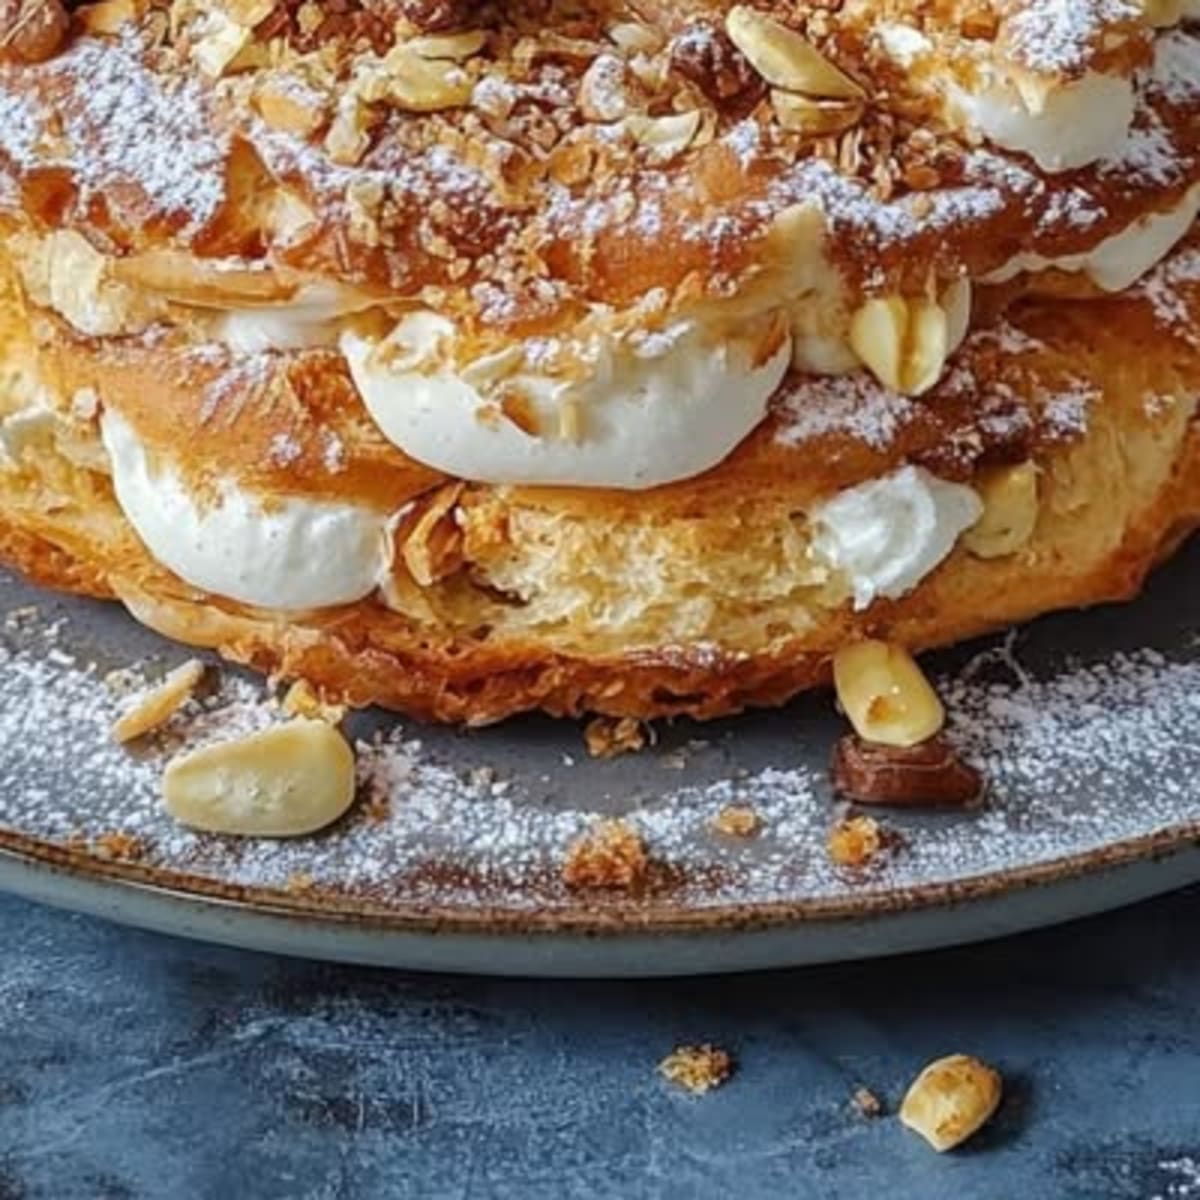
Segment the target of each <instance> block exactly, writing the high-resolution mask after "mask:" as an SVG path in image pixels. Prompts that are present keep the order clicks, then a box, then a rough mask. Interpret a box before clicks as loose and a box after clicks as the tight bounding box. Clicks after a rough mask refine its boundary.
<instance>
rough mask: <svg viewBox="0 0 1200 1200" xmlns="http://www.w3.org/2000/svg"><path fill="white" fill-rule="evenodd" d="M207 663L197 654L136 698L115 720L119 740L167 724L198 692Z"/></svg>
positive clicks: (127, 740) (115, 734) (114, 735)
mask: <svg viewBox="0 0 1200 1200" xmlns="http://www.w3.org/2000/svg"><path fill="white" fill-rule="evenodd" d="M204 672H205V666H204V664H203V663H202V662H201V661H200V660H199V659H196V658H192V659H189V660H188V661H187V662H185V663H183V664H182V665H180V666H178V667H176V668H175V669H174V670H173V671H171V672H169V673H168V674H167V675H166V676H165V677H164V678H163V681H162V682H161V683H160V684H158V685H157V686H156V687H153V688H151V689H150V691H148V692H144V693H143V694H142V695H140V696H138V697H137V699H136V700H134V702H133V705H132V707H130V708H128V709H127V710H126V711H125V712H123V713H122V714H121V715H120V716H119V717H118V718H117V719H116V721H114V722H113V727H112V730H111V732H112V737H113V740H114V741H116V742H122V743H124V742H131V741H133V740H134V739H135V738H140V737H142V736H144V735H145V734H147V733H150V732H151V731H152V730H154V729H158V728H159V727H160V726H162V725H165V724H166V723H167V722H168V721H169V720H170V719H171V718H172V717H173V716H174V715H175V714H176V713H177V712H178V711H179V710H180V709H181V708H182V707H183V706H184V705H185V704H186V703H187V702H188V701H189V700H190V699H191V698H192V696H193V695H194V694H195V691H196V688H198V687H199V686H200V682H201V680H202V679H203V678H204Z"/></svg>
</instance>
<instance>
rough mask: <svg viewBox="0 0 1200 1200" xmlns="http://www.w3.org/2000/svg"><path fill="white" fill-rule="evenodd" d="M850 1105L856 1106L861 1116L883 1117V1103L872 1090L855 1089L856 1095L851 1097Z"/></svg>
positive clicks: (864, 1088)
mask: <svg viewBox="0 0 1200 1200" xmlns="http://www.w3.org/2000/svg"><path fill="white" fill-rule="evenodd" d="M850 1103H851V1104H853V1105H854V1107H855V1108H856V1109H857V1110H858V1112H859V1114H860V1115H861V1116H864V1117H881V1116H883V1101H882V1100H880V1098H879V1097H878V1096H877V1095H875V1093H874V1092H873V1091H871V1089H870V1088H866V1087H860V1088H855V1089H854V1095H853V1096H851V1097H850Z"/></svg>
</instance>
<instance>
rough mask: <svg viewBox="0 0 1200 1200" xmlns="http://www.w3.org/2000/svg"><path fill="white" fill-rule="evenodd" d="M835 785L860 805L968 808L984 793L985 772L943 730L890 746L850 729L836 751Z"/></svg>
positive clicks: (845, 796) (834, 766) (834, 762)
mask: <svg viewBox="0 0 1200 1200" xmlns="http://www.w3.org/2000/svg"><path fill="white" fill-rule="evenodd" d="M833 790H834V792H835V793H836V794H837V795H838V796H840V797H842V799H844V800H853V801H854V802H855V803H857V804H881V805H887V806H891V807H895V808H921V807H929V808H966V807H968V806H969V805H972V804H974V803H975V802H976V801H977V800H978V799H979V798H980V796H982V795H983V777H982V776H981V775H980V774H979V772H978V771H976V770H975V768H974V767H972V766H971V765H970V764H969V763H966V762H964V761H963V760H962V758H961V757H959V755H958V753H957V751H956V750H955V749H954V747H953V746H952V745H950V743H949V742H948V741H947V740H946V738H945V737H943V736H941V735H940V734H938V735H935V736H934V737H931V738H926V739H925V741H923V742H918V743H917V744H916V745H915V746H885V745H882V744H880V743H879V742H868V741H864V740H863V739H862V738H860V737H858V736H857V734H853V733H848V734H846V736H845V737H842V738H840V739H839V740H838V743H837V745H836V746H835V747H834V750H833Z"/></svg>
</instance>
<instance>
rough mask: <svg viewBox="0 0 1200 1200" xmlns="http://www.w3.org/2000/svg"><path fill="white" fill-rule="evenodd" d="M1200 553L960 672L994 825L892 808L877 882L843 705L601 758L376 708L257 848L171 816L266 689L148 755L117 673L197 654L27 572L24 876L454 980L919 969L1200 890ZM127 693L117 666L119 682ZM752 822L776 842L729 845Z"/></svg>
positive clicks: (15, 714)
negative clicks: (842, 859)
mask: <svg viewBox="0 0 1200 1200" xmlns="http://www.w3.org/2000/svg"><path fill="white" fill-rule="evenodd" d="M1198 586H1200V544H1196V543H1193V544H1192V545H1191V547H1190V548H1188V549H1187V550H1185V551H1184V552H1183V553H1182V554H1181V555H1180V557H1179V558H1177V559H1176V560H1175V561H1174V562H1173V563H1171V564H1170V565H1169V566H1168V567H1166V568H1164V569H1163V571H1162V572H1161V573H1160V574H1159V575H1158V576H1157V578H1156V579H1155V580H1154V581H1153V583H1152V585H1151V587H1150V588H1149V590H1148V591H1147V593H1146V594H1145V595H1144V596H1143V597H1142V598H1141V599H1140V600H1139V601H1137V602H1136V603H1134V604H1132V605H1128V606H1123V607H1108V608H1103V609H1097V610H1094V611H1091V612H1088V613H1082V614H1080V613H1072V614H1064V615H1060V616H1055V617H1051V618H1048V619H1046V620H1043V621H1041V622H1038V623H1037V624H1035V625H1033V626H1031V627H1029V628H1027V629H1024V630H1022V631H1020V632H1019V633H1010V634H1009V635H1007V636H1005V637H1000V638H996V639H992V640H989V641H986V642H979V643H975V644H973V645H971V646H967V647H962V648H960V649H958V650H955V651H953V652H950V653H946V654H942V655H940V656H934V657H933V658H932V659H931V660H929V661H930V665H931V666H932V669H933V673H934V674H935V676H936V677H937V680H938V686H939V689H940V690H941V692H942V695H943V697H944V699H945V700H946V703H947V708H948V709H949V712H950V714H951V727H950V728H951V732H952V736H953V737H954V738H955V740H956V741H957V742H958V743H959V745H960V747H961V748H962V750H963V752H964V753H965V754H966V755H967V756H968V757H969V758H970V759H971V760H972V761H974V762H975V763H976V764H977V765H978V766H980V767H981V769H982V770H983V771H984V773H985V775H986V777H987V778H988V780H989V793H988V797H987V802H986V803H985V804H984V805H983V806H982V807H980V808H979V809H977V810H974V811H971V812H965V813H889V814H886V815H884V816H883V817H882V819H883V820H884V822H885V823H886V825H887V826H888V827H889V829H890V830H891V832H892V833H893V834H895V835H896V841H897V843H898V844H897V846H896V848H895V849H894V850H893V852H891V853H890V854H888V855H887V856H886V858H885V859H884V860H883V861H882V862H880V863H879V864H877V865H876V866H874V867H873V868H872V869H869V870H866V871H863V872H858V873H847V872H845V871H841V870H838V869H836V868H835V867H834V866H833V865H832V864H831V863H830V862H829V860H828V857H827V855H826V852H825V843H826V837H827V832H828V828H829V825H830V823H831V822H832V821H833V820H834V819H835V818H836V817H837V816H838V815H840V814H839V809H838V806H837V805H835V804H834V802H833V800H832V798H831V795H830V791H829V784H828V779H827V771H826V763H827V761H828V757H829V752H830V747H831V744H832V741H833V739H834V737H835V736H836V735H837V733H838V732H839V731H840V728H841V726H840V723H839V721H838V719H837V718H836V717H835V715H834V714H833V712H832V706H831V704H830V702H829V698H828V696H808V697H804V698H802V699H801V700H799V701H798V702H796V703H795V704H793V705H791V706H790V707H788V708H787V709H784V710H782V711H779V712H771V713H757V714H751V715H749V716H746V717H742V718H739V719H736V720H731V721H725V722H720V723H718V724H713V725H706V726H699V725H694V724H688V723H678V724H675V725H673V726H669V727H666V728H662V729H660V730H659V737H658V740H657V742H656V744H655V745H654V746H653V747H652V748H650V749H648V750H646V751H644V752H643V753H641V754H637V755H630V756H626V757H624V758H620V759H615V760H610V761H593V760H590V759H588V758H587V757H586V754H585V753H584V751H583V744H582V739H581V736H580V730H579V727H578V726H577V725H575V724H571V723H562V722H551V721H548V720H541V719H530V720H524V721H518V722H512V723H509V724H506V725H504V726H501V727H498V728H493V729H487V730H478V731H472V732H469V733H463V732H456V731H452V730H445V729H437V728H431V727H427V726H418V725H415V724H412V723H408V722H400V721H397V720H396V719H394V718H392V717H388V716H386V715H382V714H375V713H361V714H357V715H356V716H355V717H354V718H353V719H352V720H351V721H350V722H349V730H350V732H351V733H352V734H353V736H354V737H355V738H356V739H357V741H358V743H359V746H358V758H359V768H360V781H361V795H360V798H359V802H358V804H357V806H356V808H355V809H354V810H353V811H352V813H351V815H350V816H349V817H348V818H346V819H345V820H344V821H342V822H341V823H339V825H337V826H336V827H334V828H333V829H331V830H328V831H326V832H324V833H323V834H320V835H318V836H315V837H312V838H305V839H300V840H294V841H288V842H267V841H237V840H234V839H225V838H216V837H209V836H200V835H196V834H192V833H190V832H188V831H186V830H183V829H180V828H179V827H178V826H176V825H175V824H174V823H173V822H172V821H171V820H170V819H169V818H168V817H167V816H166V814H165V813H164V812H163V811H162V809H161V806H160V804H159V801H158V780H159V777H160V775H161V771H162V766H163V764H164V762H165V761H166V759H167V758H168V757H169V756H170V754H171V753H173V752H174V750H176V749H178V747H179V746H180V745H182V744H184V743H186V744H189V745H193V744H196V743H197V742H198V741H202V740H205V739H209V738H212V737H217V736H221V735H226V734H228V733H230V732H233V731H238V730H245V729H250V728H255V727H258V726H261V725H263V724H265V723H266V722H269V721H271V720H277V719H279V714H278V711H277V708H276V707H275V706H274V704H273V701H272V700H271V698H270V695H269V693H268V691H267V689H266V687H265V685H264V684H263V683H262V682H261V681H259V680H255V679H250V678H248V677H244V676H241V675H239V674H238V673H236V672H233V671H231V670H229V669H223V670H222V671H221V673H220V679H221V682H220V685H219V688H218V689H217V690H216V691H215V692H214V693H213V694H211V695H209V696H206V697H205V698H204V699H203V700H202V701H200V702H199V703H198V704H196V705H194V706H193V707H192V708H191V709H189V710H188V711H187V712H185V713H184V714H181V716H180V717H178V718H176V720H175V721H174V722H173V723H172V725H170V726H168V727H167V728H166V729H165V730H164V731H163V732H162V734H161V735H159V736H157V737H156V738H155V739H154V740H153V741H152V743H151V744H149V745H147V746H145V747H140V748H139V749H138V750H137V751H136V753H132V754H131V753H130V752H129V751H127V750H123V749H120V748H118V747H116V746H114V745H113V744H112V743H111V741H110V739H109V737H108V728H109V725H110V723H111V721H112V719H113V717H114V715H115V714H116V713H117V712H118V711H119V710H120V708H121V705H122V703H124V702H126V701H123V700H122V698H121V697H120V695H119V694H117V692H118V690H119V689H118V688H114V680H113V678H112V676H111V675H110V672H112V671H113V670H114V669H116V668H129V667H132V668H133V672H134V674H135V675H136V677H137V678H138V679H139V680H141V679H153V678H154V677H155V676H156V675H158V674H160V673H161V672H162V671H163V670H165V669H166V668H168V667H169V666H171V665H174V663H176V662H178V661H180V659H181V658H182V657H184V654H185V651H183V650H181V649H179V648H178V647H173V646H169V645H167V644H165V643H164V642H162V641H161V639H158V638H156V637H155V636H154V635H153V634H150V633H148V632H146V631H144V630H142V629H140V628H139V627H137V626H136V625H134V623H133V622H132V621H130V620H129V619H128V618H127V617H126V616H125V615H124V614H123V613H122V612H121V611H120V610H119V609H117V608H116V607H115V606H108V605H100V604H92V603H87V602H82V601H77V600H66V599H63V598H61V597H53V596H48V595H46V594H45V593H39V592H36V591H35V590H33V589H31V588H28V587H26V586H25V585H23V584H21V583H19V582H17V581H15V580H12V579H4V580H3V582H2V583H0V887H4V888H7V889H11V890H13V891H16V892H19V893H22V894H24V895H27V896H31V897H34V898H37V899H40V900H44V901H46V902H49V903H53V904H59V905H63V906H65V907H69V908H77V909H81V910H85V911H89V912H94V913H99V914H101V915H106V916H109V917H111V918H114V919H116V920H120V921H126V922H130V923H133V924H137V925H143V926H148V927H152V928H156V929H160V930H165V931H169V932H174V933H179V934H184V935H189V936H195V937H201V938H206V939H212V940H218V941H224V942H230V943H235V944H240V945H245V946H251V947H257V948H262V949H269V950H273V951H279V952H284V953H291V954H300V955H310V956H314V957H322V958H335V959H347V960H355V961H362V962H373V963H383V964H391V965H396V966H405V967H416V968H429V969H438V970H456V971H480V972H491V973H504V974H543V975H652V974H677V973H688V972H703V971H723V970H745V969H750V968H756V967H765V966H779V965H785V964H795V963H803V962H819V961H829V960H834V959H848V958H857V957H867V956H874V955H881V954H890V953H896V952H900V951H907V950H913V949H919V948H925V947H931V946H936V945H944V944H948V943H952V942H962V941H969V940H975V939H980V938H985V937H991V936H995V935H999V934H1003V933H1009V932H1013V931H1015V930H1019V929H1025V928H1031V927H1034V926H1038V925H1044V924H1049V923H1052V922H1056V921H1060V920H1064V919H1068V918H1071V917H1075V916H1079V915H1082V914H1084V913H1091V912H1096V911H1099V910H1102V909H1105V908H1110V907H1114V906H1117V905H1120V904H1124V903H1127V902H1129V901H1132V900H1135V899H1138V898H1141V897H1144V896H1148V895H1152V894H1154V893H1157V892H1161V891H1165V890H1168V889H1170V888H1173V887H1176V886H1179V885H1181V884H1183V883H1186V882H1190V881H1194V880H1197V879H1200V848H1198V846H1197V841H1198V839H1200V784H1198V783H1197V778H1198V774H1197V772H1198V769H1200V735H1198V734H1197V732H1196V731H1197V729H1198V728H1200V647H1198V643H1197V638H1196V636H1195V633H1194V620H1193V612H1194V604H1195V596H1196V595H1197V591H1198ZM118 682H119V677H118ZM731 802H737V803H743V804H750V805H752V806H753V807H755V808H756V809H757V811H758V812H759V814H760V816H761V818H762V828H761V831H760V833H759V834H758V836H756V837H754V838H749V839H738V838H731V837H728V836H726V835H723V834H720V833H718V832H716V831H715V830H714V828H713V825H712V821H713V818H714V816H715V815H716V813H717V812H718V811H719V810H720V809H721V808H722V807H723V806H724V805H726V804H729V803H731ZM617 814H620V815H623V816H625V817H626V818H627V819H628V820H629V821H630V822H631V823H632V824H633V825H635V826H636V827H637V828H638V829H639V830H640V831H641V833H642V834H643V836H644V838H645V840H646V843H647V845H648V848H649V850H650V852H651V855H652V858H653V870H652V872H651V875H650V878H649V879H648V881H647V883H646V886H645V887H644V889H642V891H641V892H640V893H639V894H638V895H636V896H633V895H629V894H623V893H587V894H581V893H578V892H572V891H570V890H569V889H567V888H566V887H565V886H564V885H563V884H562V882H561V880H560V878H559V865H560V863H561V861H562V857H563V854H564V852H565V849H566V847H567V846H568V845H569V844H570V842H571V841H572V840H573V838H574V837H575V836H576V835H577V834H578V833H579V832H580V831H582V830H583V829H585V828H587V827H588V825H590V824H591V823H592V821H594V820H595V819H596V817H597V816H599V815H610V816H611V815H617Z"/></svg>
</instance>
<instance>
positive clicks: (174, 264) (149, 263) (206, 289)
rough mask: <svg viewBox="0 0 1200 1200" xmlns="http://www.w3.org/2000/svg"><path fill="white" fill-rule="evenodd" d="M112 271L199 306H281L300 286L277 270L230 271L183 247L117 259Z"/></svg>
mask: <svg viewBox="0 0 1200 1200" xmlns="http://www.w3.org/2000/svg"><path fill="white" fill-rule="evenodd" d="M109 273H110V275H111V276H112V278H113V279H115V280H117V281H118V282H120V283H124V284H130V285H132V286H134V287H140V288H145V289H146V290H147V291H149V292H156V293H157V294H159V295H161V296H166V297H167V298H168V299H169V300H177V301H178V302H179V303H181V304H194V305H196V306H198V307H200V308H226V307H229V306H231V305H254V304H276V303H280V302H282V301H284V300H290V299H291V298H292V297H293V296H294V295H295V294H296V290H297V285H296V284H295V283H291V282H285V281H284V280H283V279H281V278H280V277H279V276H278V275H277V274H276V273H275V272H274V271H263V270H255V269H254V268H252V267H238V268H232V269H231V268H230V267H229V265H228V263H225V262H220V261H205V260H204V259H202V258H195V257H193V256H192V255H191V254H188V253H187V252H186V251H183V250H165V249H164V250H147V251H145V252H144V253H142V254H132V255H129V256H128V257H126V258H116V259H113V260H112V262H111V264H110V266H109Z"/></svg>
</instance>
